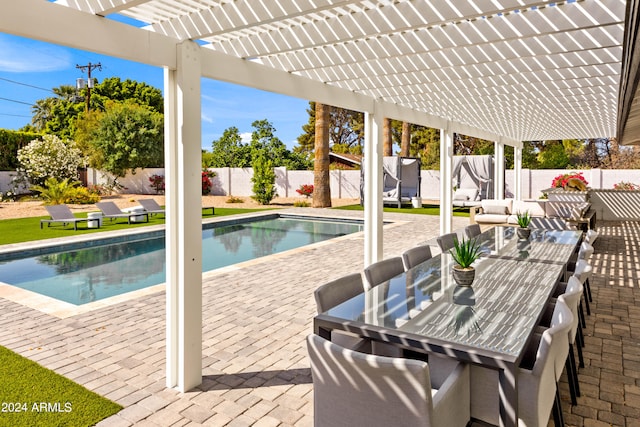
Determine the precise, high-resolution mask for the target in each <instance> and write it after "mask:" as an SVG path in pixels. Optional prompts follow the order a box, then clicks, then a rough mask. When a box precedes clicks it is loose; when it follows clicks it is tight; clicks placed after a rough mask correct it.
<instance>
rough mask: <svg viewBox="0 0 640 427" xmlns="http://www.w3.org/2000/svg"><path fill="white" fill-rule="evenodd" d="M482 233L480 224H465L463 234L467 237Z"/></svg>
mask: <svg viewBox="0 0 640 427" xmlns="http://www.w3.org/2000/svg"><path fill="white" fill-rule="evenodd" d="M480 234H482V229H480V224H471V225H467V226H466V227H465V228H464V235H465V237H466V238H467V239H471V238H472V237H476V236H479V235H480Z"/></svg>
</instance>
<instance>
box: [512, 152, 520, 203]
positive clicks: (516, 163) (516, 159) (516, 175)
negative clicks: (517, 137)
mask: <svg viewBox="0 0 640 427" xmlns="http://www.w3.org/2000/svg"><path fill="white" fill-rule="evenodd" d="M513 197H514V199H516V200H522V147H513Z"/></svg>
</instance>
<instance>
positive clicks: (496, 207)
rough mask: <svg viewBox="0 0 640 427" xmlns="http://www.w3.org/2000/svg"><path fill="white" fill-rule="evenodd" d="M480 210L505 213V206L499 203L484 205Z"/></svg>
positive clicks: (493, 213) (488, 212) (499, 213)
mask: <svg viewBox="0 0 640 427" xmlns="http://www.w3.org/2000/svg"><path fill="white" fill-rule="evenodd" d="M482 211H483V212H484V213H486V214H490V215H506V214H507V207H506V206H501V205H485V206H483V207H482Z"/></svg>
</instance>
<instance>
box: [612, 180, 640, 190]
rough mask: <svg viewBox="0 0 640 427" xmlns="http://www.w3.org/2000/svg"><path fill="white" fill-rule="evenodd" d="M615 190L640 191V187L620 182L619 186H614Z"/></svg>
mask: <svg viewBox="0 0 640 427" xmlns="http://www.w3.org/2000/svg"><path fill="white" fill-rule="evenodd" d="M613 189H614V190H640V186H639V185H636V184H634V183H632V182H625V181H620V182H619V183H617V184H613Z"/></svg>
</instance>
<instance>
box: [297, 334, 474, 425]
mask: <svg viewBox="0 0 640 427" xmlns="http://www.w3.org/2000/svg"><path fill="white" fill-rule="evenodd" d="M307 349H308V351H309V359H310V361H311V376H312V379H313V409H314V415H313V418H314V426H315V427H389V426H394V427H417V426H420V427H424V426H429V427H464V426H466V425H467V423H468V422H469V420H470V414H469V405H470V404H469V367H468V366H467V365H465V364H460V363H457V364H456V365H455V368H454V369H453V370H452V371H451V372H450V373H449V374H448V375H447V376H446V377H445V380H444V381H443V382H442V383H437V382H436V381H435V380H434V379H433V377H431V376H430V371H429V364H428V363H426V362H423V361H420V360H413V359H403V358H395V357H386V356H377V355H372V354H365V353H359V352H356V351H353V350H349V349H345V348H343V347H340V346H339V345H337V344H335V343H332V342H329V341H327V340H325V339H324V338H322V337H320V336H318V335H313V334H312V335H309V336H308V337H307Z"/></svg>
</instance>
